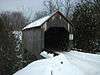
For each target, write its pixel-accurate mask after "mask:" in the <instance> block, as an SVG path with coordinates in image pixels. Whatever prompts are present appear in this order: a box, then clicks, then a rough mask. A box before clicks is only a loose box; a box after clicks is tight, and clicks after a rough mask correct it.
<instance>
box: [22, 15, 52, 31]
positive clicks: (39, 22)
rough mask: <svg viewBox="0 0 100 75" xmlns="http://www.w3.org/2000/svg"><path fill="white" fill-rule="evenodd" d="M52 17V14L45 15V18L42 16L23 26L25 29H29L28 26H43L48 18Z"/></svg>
mask: <svg viewBox="0 0 100 75" xmlns="http://www.w3.org/2000/svg"><path fill="white" fill-rule="evenodd" d="M49 18H50V16H45V17H43V18H40V19H38V20H36V21H34V22H32V23H30V24H29V25H27V26H26V27H24V28H23V30H25V29H28V28H33V27H38V26H41V25H42V24H43V23H44V22H45V21H46V20H48V19H49Z"/></svg>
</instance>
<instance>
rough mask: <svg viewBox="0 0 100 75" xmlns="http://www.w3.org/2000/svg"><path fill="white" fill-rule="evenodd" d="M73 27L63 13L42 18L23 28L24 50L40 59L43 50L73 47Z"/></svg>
mask: <svg viewBox="0 0 100 75" xmlns="http://www.w3.org/2000/svg"><path fill="white" fill-rule="evenodd" d="M72 33H73V25H72V23H71V22H70V20H69V19H67V18H66V17H65V16H64V15H63V14H62V13H61V12H59V11H57V12H55V13H53V14H51V15H48V16H46V17H43V18H40V19H39V20H36V21H35V22H32V23H31V24H29V25H27V26H26V27H24V28H23V44H24V48H25V49H26V50H28V51H30V52H31V53H33V54H34V55H35V56H37V57H38V55H39V53H40V52H41V51H42V50H43V49H52V50H56V51H59V50H64V49H68V48H71V47H72V40H73V34H72Z"/></svg>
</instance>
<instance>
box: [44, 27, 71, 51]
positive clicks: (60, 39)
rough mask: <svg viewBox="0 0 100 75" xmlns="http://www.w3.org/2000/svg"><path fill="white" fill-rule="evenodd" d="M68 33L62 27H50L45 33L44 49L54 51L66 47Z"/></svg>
mask: <svg viewBox="0 0 100 75" xmlns="http://www.w3.org/2000/svg"><path fill="white" fill-rule="evenodd" d="M68 37H69V33H68V31H67V30H66V29H65V28H64V27H51V28H49V29H48V30H47V31H45V48H46V49H53V50H56V51H60V50H64V49H66V48H67V47H68Z"/></svg>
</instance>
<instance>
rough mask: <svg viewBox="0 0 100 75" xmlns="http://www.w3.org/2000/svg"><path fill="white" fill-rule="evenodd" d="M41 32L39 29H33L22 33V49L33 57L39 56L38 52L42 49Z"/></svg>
mask: <svg viewBox="0 0 100 75" xmlns="http://www.w3.org/2000/svg"><path fill="white" fill-rule="evenodd" d="M43 38H44V37H43V31H42V30H41V29H39V28H36V29H35V28H33V29H29V30H25V31H23V43H24V48H25V49H26V50H28V51H30V52H32V53H33V54H34V55H36V56H37V55H39V54H38V53H40V50H41V49H43V47H44V45H43V44H44V40H43Z"/></svg>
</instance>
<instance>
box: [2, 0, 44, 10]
mask: <svg viewBox="0 0 100 75" xmlns="http://www.w3.org/2000/svg"><path fill="white" fill-rule="evenodd" d="M43 1H44V0H0V11H6V10H8V11H9V10H10V11H12V10H24V11H26V10H27V9H30V10H31V9H32V10H33V11H38V10H41V9H43Z"/></svg>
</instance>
